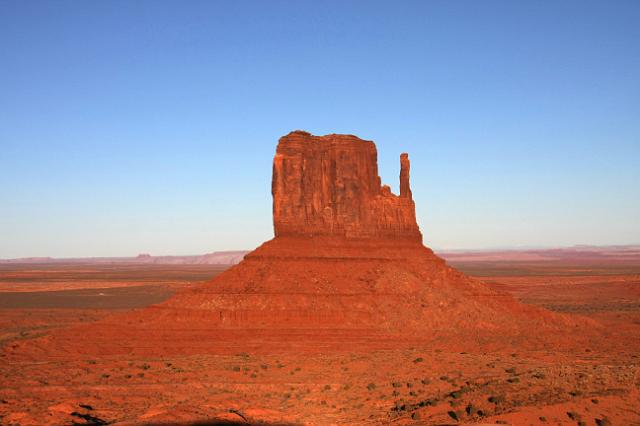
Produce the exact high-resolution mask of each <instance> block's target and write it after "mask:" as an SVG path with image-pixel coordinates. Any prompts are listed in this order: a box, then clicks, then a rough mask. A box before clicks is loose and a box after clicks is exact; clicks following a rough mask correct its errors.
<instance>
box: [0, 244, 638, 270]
mask: <svg viewBox="0 0 640 426" xmlns="http://www.w3.org/2000/svg"><path fill="white" fill-rule="evenodd" d="M435 252H436V254H437V255H438V256H441V257H443V258H444V259H445V260H446V261H448V262H450V263H453V264H455V263H457V262H492V261H495V262H501V261H503V262H507V261H528V262H535V261H541V262H542V261H575V262H577V263H580V262H598V261H602V262H605V261H606V262H615V263H637V264H640V245H612V246H589V245H579V246H571V247H557V248H526V249H509V248H506V249H497V250H496V249H487V250H436V251H435ZM247 253H249V251H248V250H233V251H231V250H228V251H216V252H212V253H207V254H202V255H191V256H153V255H150V254H146V253H143V254H139V255H138V256H135V257H78V258H53V257H23V258H18V259H0V264H9V263H12V264H13V263H15V264H18V263H22V264H27V263H31V264H47V263H76V264H82V263H84V264H89V263H94V264H95V263H104V264H109V263H131V264H158V265H235V264H238V263H240V262H241V261H242V259H243V258H244V256H245V255H246V254H247Z"/></svg>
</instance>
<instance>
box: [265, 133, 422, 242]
mask: <svg viewBox="0 0 640 426" xmlns="http://www.w3.org/2000/svg"><path fill="white" fill-rule="evenodd" d="M377 158H378V153H377V151H376V146H375V145H374V143H373V142H371V141H365V140H362V139H360V138H358V137H356V136H352V135H326V136H313V135H311V134H309V133H307V132H303V131H295V132H291V133H289V134H288V135H286V136H283V137H282V138H280V141H279V143H278V147H277V149H276V155H275V158H274V160H273V181H272V194H273V223H274V231H275V235H276V237H279V236H343V237H346V238H378V239H379V238H383V239H396V240H411V241H418V242H422V234H421V233H420V229H419V228H418V225H417V223H416V215H415V204H414V202H413V199H412V197H411V189H410V185H409V156H408V155H407V154H402V155H401V156H400V165H401V168H400V195H399V196H397V195H394V194H392V193H391V190H390V189H389V187H388V186H386V185H384V186H381V184H380V177H379V176H378V164H377Z"/></svg>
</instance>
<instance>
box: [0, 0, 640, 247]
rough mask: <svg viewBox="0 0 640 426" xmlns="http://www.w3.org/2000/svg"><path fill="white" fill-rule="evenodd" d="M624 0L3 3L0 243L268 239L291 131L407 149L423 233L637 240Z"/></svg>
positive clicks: (639, 129) (390, 157)
mask: <svg viewBox="0 0 640 426" xmlns="http://www.w3.org/2000/svg"><path fill="white" fill-rule="evenodd" d="M639 22H640V2H639V1H636V0H631V1H556V0H549V1H538V0H536V1H529V2H527V1H510V0H509V1H476V0H470V1H448V0H447V1H445V0H442V1H413V2H412V1H386V2H376V1H364V0H363V1H349V0H346V1H345V0H339V1H338V0H336V1H310V0H308V1H301V0H295V1H294V0H290V1H231V0H229V1H201V2H200V1H155V0H154V1H73V2H69V1H46V2H38V1H20V0H15V1H7V0H0V148H1V149H0V257H4V258H6V257H22V256H59V257H60V256H97V255H135V254H137V253H139V252H150V253H152V254H191V253H194V254H195V253H204V252H209V251H214V250H224V249H241V248H247V249H250V248H253V247H255V246H256V245H258V244H259V243H261V242H262V241H263V240H266V239H269V238H271V237H272V235H273V231H272V223H271V194H270V180H271V161H272V158H273V154H274V150H275V146H276V142H277V139H278V137H279V136H281V135H283V134H286V133H288V132H289V131H291V130H294V129H304V130H307V131H310V132H312V133H314V134H326V133H352V134H356V135H358V136H360V137H362V138H365V139H372V140H374V141H375V142H376V144H377V146H378V154H379V162H380V174H381V177H382V179H383V181H384V182H386V183H389V184H391V186H392V188H393V189H394V190H397V187H398V169H399V164H398V156H399V154H400V152H402V151H407V152H409V153H410V157H411V160H412V170H411V171H412V185H413V193H414V198H415V200H416V203H417V213H418V220H419V224H420V226H421V229H422V231H423V233H424V235H425V242H426V244H427V245H429V246H432V247H435V248H439V249H442V248H490V247H505V246H509V247H513V246H564V245H573V244H629V243H640V24H639Z"/></svg>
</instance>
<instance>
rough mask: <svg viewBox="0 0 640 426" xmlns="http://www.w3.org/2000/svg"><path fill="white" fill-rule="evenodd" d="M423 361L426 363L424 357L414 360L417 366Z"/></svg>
mask: <svg viewBox="0 0 640 426" xmlns="http://www.w3.org/2000/svg"><path fill="white" fill-rule="evenodd" d="M422 361H424V359H422V357H418V358H416V359H414V360H413V362H414V363H416V364H417V363H419V362H422Z"/></svg>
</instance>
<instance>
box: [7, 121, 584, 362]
mask: <svg viewBox="0 0 640 426" xmlns="http://www.w3.org/2000/svg"><path fill="white" fill-rule="evenodd" d="M376 157H377V153H376V148H375V145H374V144H373V142H371V141H364V140H361V139H359V138H357V137H355V136H350V135H328V136H321V137H316V136H312V135H310V134H309V133H306V132H301V131H296V132H293V133H290V134H289V135H287V136H284V137H283V138H281V139H280V142H279V144H278V147H277V150H276V155H275V159H274V166H273V203H274V204H273V219H274V228H275V238H273V239H272V240H270V241H267V242H265V243H264V244H262V245H261V246H260V247H258V248H257V249H255V250H254V251H252V252H251V253H249V254H247V255H246V256H245V257H244V260H243V261H242V262H240V263H239V264H238V265H235V266H234V267H232V268H230V269H228V270H226V271H225V272H223V273H221V274H220V275H218V276H217V277H215V278H214V279H212V280H211V281H209V282H206V283H204V284H202V285H199V286H195V287H192V288H189V289H186V290H184V291H181V292H179V293H177V294H176V295H174V296H173V297H172V298H170V299H169V300H167V301H165V302H163V303H160V304H158V305H153V306H150V307H148V308H145V309H143V310H141V311H135V312H132V313H129V314H125V315H122V316H113V317H110V318H107V319H105V320H104V321H101V322H98V323H94V324H92V325H91V327H90V328H89V327H87V328H82V327H75V328H70V329H65V330H59V331H55V332H52V333H51V334H50V335H48V336H45V337H43V338H41V339H35V340H32V341H29V342H26V343H24V344H23V343H20V344H16V345H14V346H13V347H12V348H11V349H10V350H9V351H10V352H13V354H14V355H19V354H20V353H23V352H26V353H27V354H31V356H36V357H38V356H40V357H42V356H45V354H46V356H52V355H54V356H55V354H56V353H57V352H58V351H61V352H62V353H67V352H71V353H78V354H83V355H91V356H107V355H122V354H138V355H145V356H164V355H170V354H173V355H180V354H193V353H221V352H222V353H237V352H238V351H248V352H252V353H255V352H260V351H263V352H270V351H287V350H288V351H294V352H296V351H297V352H301V351H311V352H313V351H327V350H355V349H354V348H356V347H357V348H359V349H360V350H369V349H374V348H398V347H403V346H405V345H415V344H417V343H426V342H433V341H439V342H441V343H442V342H444V341H447V342H450V343H449V344H450V345H452V346H451V347H460V348H461V349H462V348H474V347H477V345H478V344H479V343H480V342H484V343H487V342H489V344H491V345H494V344H503V345H504V344H507V345H508V344H509V342H511V341H513V339H518V338H519V336H522V335H526V336H527V343H526V344H531V345H534V346H535V347H553V348H557V347H560V345H562V344H564V342H566V341H567V339H565V338H564V337H563V334H565V335H566V333H569V332H574V331H575V330H576V328H575V327H583V328H584V327H585V326H586V327H590V326H591V325H592V323H591V322H589V321H588V320H579V319H578V320H576V319H573V318H570V317H568V316H566V315H561V314H555V313H551V312H549V311H546V310H544V309H541V308H538V307H534V306H527V305H523V304H521V303H518V302H517V301H516V300H515V299H514V298H513V297H511V296H510V295H508V294H506V293H502V292H499V291H495V290H493V289H491V288H489V287H488V286H487V285H486V284H484V283H482V282H480V281H478V280H476V279H473V278H470V277H468V276H466V275H464V274H463V273H461V272H459V271H457V270H456V269H454V268H452V267H450V266H448V265H447V264H446V263H445V261H444V260H442V259H441V258H439V257H438V256H436V255H435V254H434V253H433V252H432V251H431V250H430V249H429V248H427V247H425V246H424V245H423V244H422V235H421V233H420V230H419V229H418V225H417V223H416V217H415V205H414V202H413V200H412V198H411V190H410V185H409V158H408V155H406V154H403V155H402V156H401V161H400V164H401V170H400V196H397V195H394V194H392V193H391V191H390V190H389V188H388V187H386V186H381V184H380V178H379V177H378V170H377V163H376V160H377V159H376ZM86 336H91V338H90V344H89V341H88V340H87V338H86ZM573 340H574V341H575V340H576V339H575V338H574V339H573ZM23 345H24V346H23Z"/></svg>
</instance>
